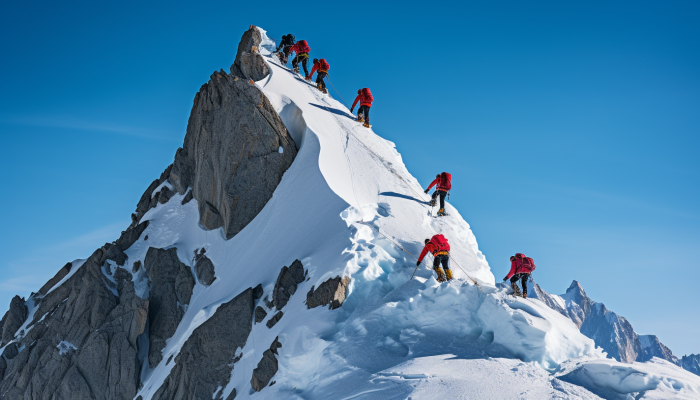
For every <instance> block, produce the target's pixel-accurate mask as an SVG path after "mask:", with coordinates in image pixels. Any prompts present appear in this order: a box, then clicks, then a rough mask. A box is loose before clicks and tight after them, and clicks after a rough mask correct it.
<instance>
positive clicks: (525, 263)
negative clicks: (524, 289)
mask: <svg viewBox="0 0 700 400" xmlns="http://www.w3.org/2000/svg"><path fill="white" fill-rule="evenodd" d="M515 256H516V257H518V258H520V268H522V269H524V270H526V271H529V272H530V273H532V271H534V270H535V268H536V267H535V261H534V260H533V259H532V258H530V257H526V256H525V254H521V253H518V254H516V255H515Z"/></svg>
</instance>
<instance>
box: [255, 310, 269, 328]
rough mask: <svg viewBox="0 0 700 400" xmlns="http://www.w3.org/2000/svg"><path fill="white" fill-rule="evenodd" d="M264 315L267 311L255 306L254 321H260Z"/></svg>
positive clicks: (265, 315)
mask: <svg viewBox="0 0 700 400" xmlns="http://www.w3.org/2000/svg"><path fill="white" fill-rule="evenodd" d="M265 317H267V311H265V309H264V308H262V307H260V306H257V307H255V323H256V324H258V323H260V322H262V321H263V320H264V319H265Z"/></svg>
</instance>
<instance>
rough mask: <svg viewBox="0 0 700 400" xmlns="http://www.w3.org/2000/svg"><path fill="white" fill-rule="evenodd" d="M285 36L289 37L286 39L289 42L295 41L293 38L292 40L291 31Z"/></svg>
mask: <svg viewBox="0 0 700 400" xmlns="http://www.w3.org/2000/svg"><path fill="white" fill-rule="evenodd" d="M287 37H288V38H289V39H288V40H289V43H294V42H295V40H294V35H292V34H291V33H290V34H289V35H287Z"/></svg>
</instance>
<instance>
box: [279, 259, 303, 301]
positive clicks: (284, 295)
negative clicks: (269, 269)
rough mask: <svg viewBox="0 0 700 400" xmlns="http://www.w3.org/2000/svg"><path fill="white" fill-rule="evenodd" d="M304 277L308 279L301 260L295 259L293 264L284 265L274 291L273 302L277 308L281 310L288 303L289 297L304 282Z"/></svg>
mask: <svg viewBox="0 0 700 400" xmlns="http://www.w3.org/2000/svg"><path fill="white" fill-rule="evenodd" d="M304 279H306V275H305V274H304V266H303V265H302V264H301V261H299V260H295V261H294V262H293V263H292V265H291V266H289V267H286V266H285V267H282V270H281V271H280V274H279V275H278V276H277V282H275V288H274V290H273V291H272V303H273V304H274V305H275V308H277V310H281V309H282V307H284V306H285V305H287V302H288V301H289V298H290V297H292V295H293V294H294V293H296V291H297V285H298V284H300V283H302V282H304Z"/></svg>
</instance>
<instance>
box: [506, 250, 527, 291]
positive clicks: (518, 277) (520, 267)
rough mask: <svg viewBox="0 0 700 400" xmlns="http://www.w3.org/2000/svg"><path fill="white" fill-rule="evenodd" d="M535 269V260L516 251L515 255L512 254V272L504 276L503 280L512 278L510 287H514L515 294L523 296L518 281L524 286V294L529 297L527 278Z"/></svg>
mask: <svg viewBox="0 0 700 400" xmlns="http://www.w3.org/2000/svg"><path fill="white" fill-rule="evenodd" d="M534 270H535V262H534V261H533V260H532V258H530V257H526V256H525V254H522V253H516V254H515V255H514V256H510V272H509V273H508V275H506V277H505V278H503V282H505V281H507V280H508V279H510V287H511V288H513V296H521V294H520V288H518V281H520V285H521V286H522V287H523V291H522V296H523V298H524V299H527V279H528V278H529V277H530V274H531V273H532V271H534Z"/></svg>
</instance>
